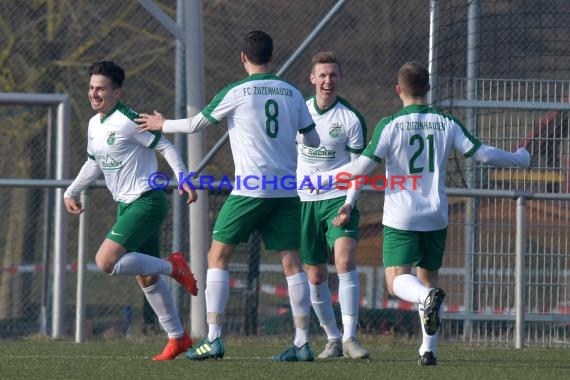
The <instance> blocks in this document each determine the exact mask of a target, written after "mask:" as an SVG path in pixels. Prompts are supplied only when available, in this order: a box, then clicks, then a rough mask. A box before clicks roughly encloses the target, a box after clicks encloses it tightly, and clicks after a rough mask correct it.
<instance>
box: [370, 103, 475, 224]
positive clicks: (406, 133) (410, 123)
mask: <svg viewBox="0 0 570 380" xmlns="http://www.w3.org/2000/svg"><path fill="white" fill-rule="evenodd" d="M480 146H481V142H479V140H477V139H476V138H475V137H473V136H472V135H471V134H470V133H469V132H468V131H467V130H466V129H465V128H464V126H463V124H462V123H461V122H460V121H459V120H457V119H455V118H454V117H453V116H451V115H448V114H444V113H442V112H440V111H438V110H436V109H433V108H429V107H428V106H426V105H410V106H407V107H405V108H403V109H402V110H401V111H399V112H397V113H395V114H393V115H391V116H389V117H386V118H384V119H382V120H380V122H379V123H378V125H377V126H376V129H375V130H374V135H373V136H372V140H371V141H370V144H369V145H368V147H367V148H366V149H365V150H364V152H363V153H362V155H363V156H366V157H369V158H371V159H374V160H376V161H377V162H380V161H381V160H385V162H386V178H387V181H388V186H387V187H386V189H385V191H386V194H385V200H384V218H383V224H384V225H386V226H389V227H393V228H397V229H401V230H408V231H435V230H439V229H443V228H445V227H447V220H448V210H447V196H446V194H445V167H446V164H447V160H448V157H449V155H450V153H451V151H452V149H453V148H455V149H457V150H458V151H459V152H461V153H462V154H463V155H464V156H465V157H470V156H472V155H473V154H474V153H475V152H476V151H477V149H479V147H480ZM409 176H418V177H419V178H418V179H417V180H415V183H416V185H417V186H416V189H413V180H412V179H411V178H410V177H409ZM402 179H406V182H405V183H404V185H405V190H402V188H401V186H399V185H392V184H394V181H397V182H400V181H401V180H402Z"/></svg>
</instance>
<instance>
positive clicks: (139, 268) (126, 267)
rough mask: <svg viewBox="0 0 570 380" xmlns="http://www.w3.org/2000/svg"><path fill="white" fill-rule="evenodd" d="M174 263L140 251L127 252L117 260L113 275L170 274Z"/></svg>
mask: <svg viewBox="0 0 570 380" xmlns="http://www.w3.org/2000/svg"><path fill="white" fill-rule="evenodd" d="M171 273H172V264H170V263H169V262H168V261H166V260H164V259H161V258H158V257H154V256H150V255H145V254H144V253H138V252H127V253H125V254H124V255H123V256H121V257H120V258H119V260H117V262H116V263H115V266H114V267H113V271H112V272H111V276H150V275H153V274H164V275H166V276H170V274H171Z"/></svg>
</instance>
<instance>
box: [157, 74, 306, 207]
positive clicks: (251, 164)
mask: <svg viewBox="0 0 570 380" xmlns="http://www.w3.org/2000/svg"><path fill="white" fill-rule="evenodd" d="M260 110H261V111H263V112H260ZM230 113H231V114H233V115H232V117H228V118H227V123H228V130H229V135H230V145H231V148H232V154H233V158H234V164H235V175H236V178H242V179H243V178H245V177H247V176H250V177H251V178H254V179H256V180H255V181H251V182H250V183H251V186H248V187H247V188H246V187H243V186H241V187H239V188H238V187H236V188H234V189H233V191H232V194H234V195H243V196H246V197H262V198H277V197H294V196H296V191H291V189H290V188H288V187H287V186H281V185H280V182H279V181H280V180H281V178H284V177H287V178H289V177H293V178H294V177H295V175H296V169H297V153H296V150H295V137H296V135H297V131H299V132H300V133H305V132H308V131H309V130H311V129H313V128H314V123H313V119H312V118H311V114H310V113H309V110H308V109H307V106H306V104H305V101H304V98H303V96H302V94H301V93H300V91H299V90H298V89H297V88H296V87H295V86H293V85H291V84H290V83H288V82H286V81H285V80H283V79H281V78H279V77H278V76H277V75H275V74H271V73H259V74H251V75H249V76H248V77H247V78H245V79H243V80H241V81H239V82H236V83H233V84H230V85H229V86H227V87H225V88H224V89H222V90H221V91H220V92H219V93H218V94H217V95H216V96H215V97H214V99H213V100H212V101H211V102H210V104H209V105H208V106H207V107H206V108H205V109H204V110H203V111H202V114H203V115H204V117H205V118H207V119H208V120H209V121H210V122H211V123H212V124H214V125H216V124H218V123H219V121H220V120H221V119H222V118H224V117H226V116H227V115H229V114H230ZM167 125H168V124H166V129H165V130H168V127H167ZM238 176H239V177H238ZM275 178H277V179H278V180H279V181H276V182H274V179H275ZM257 179H259V180H257ZM264 184H265V185H264Z"/></svg>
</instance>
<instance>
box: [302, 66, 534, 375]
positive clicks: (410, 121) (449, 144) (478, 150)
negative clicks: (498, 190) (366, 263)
mask: <svg viewBox="0 0 570 380" xmlns="http://www.w3.org/2000/svg"><path fill="white" fill-rule="evenodd" d="M428 91H429V73H428V71H427V69H426V68H425V66H423V65H422V64H420V63H417V62H408V63H405V64H404V65H403V66H402V67H401V68H400V70H399V71H398V84H397V85H396V92H397V93H398V95H399V97H400V99H401V100H402V103H403V106H404V107H403V109H401V110H400V111H398V112H396V113H394V114H392V115H390V116H388V117H386V118H383V119H382V120H380V122H379V123H378V125H377V126H376V128H375V130H374V135H373V136H372V140H371V141H370V143H369V145H368V146H367V147H366V149H365V150H364V152H363V153H362V155H361V156H360V157H359V158H358V159H357V160H356V161H353V162H351V163H349V164H347V165H344V166H342V167H340V168H338V169H336V170H333V171H329V172H324V173H317V174H314V175H312V176H311V182H312V183H313V184H314V183H317V178H318V177H319V176H322V177H324V178H323V181H322V185H328V183H327V178H329V176H332V178H333V180H335V179H336V176H337V174H339V173H343V172H344V173H351V175H352V176H351V178H354V177H355V176H357V175H365V174H368V173H370V172H371V171H372V169H373V168H374V167H375V166H376V164H377V163H379V162H381V161H382V160H384V162H385V165H386V178H387V180H388V181H390V180H391V178H398V182H401V181H400V179H401V178H409V180H407V181H406V182H405V183H403V184H402V185H395V186H387V187H386V190H385V191H386V193H385V199H384V216H383V222H382V223H383V225H384V244H383V252H384V267H385V273H386V284H387V287H388V291H389V292H390V294H392V295H395V296H397V297H399V298H400V299H402V300H404V301H407V302H412V303H417V304H418V306H419V307H418V310H419V315H420V321H421V328H422V333H423V340H422V344H421V346H420V348H419V355H420V358H419V361H418V363H419V364H420V365H436V364H437V359H436V344H437V331H438V330H439V326H440V308H441V306H442V305H443V300H444V298H445V292H444V291H443V290H442V289H440V288H438V287H437V285H438V284H437V280H438V270H439V268H441V265H442V261H443V253H444V249H445V241H446V237H447V223H448V215H447V213H448V211H447V196H446V193H445V169H446V163H447V160H448V157H449V155H450V153H451V152H452V150H453V149H457V150H458V151H459V152H461V153H462V154H463V155H464V156H465V157H472V158H473V159H475V160H477V161H480V162H482V163H486V164H489V165H495V166H518V167H529V165H530V154H529V152H528V151H527V150H526V149H524V148H519V149H518V150H517V151H516V152H515V153H511V152H506V151H504V150H502V149H498V148H494V147H491V146H488V145H485V144H482V143H481V142H480V141H479V140H478V139H477V138H475V137H474V136H472V135H471V134H470V133H469V132H468V131H467V130H466V129H465V128H464V126H463V124H462V122H461V121H459V120H458V119H456V118H454V117H453V116H451V115H449V114H445V113H443V112H441V111H439V110H437V109H434V108H431V107H429V106H427V105H426V94H427V92H428ZM408 176H418V177H419V178H416V179H413V180H412V179H411V178H410V177H408ZM414 182H415V184H414ZM412 265H415V266H416V276H413V275H412V274H411V269H412Z"/></svg>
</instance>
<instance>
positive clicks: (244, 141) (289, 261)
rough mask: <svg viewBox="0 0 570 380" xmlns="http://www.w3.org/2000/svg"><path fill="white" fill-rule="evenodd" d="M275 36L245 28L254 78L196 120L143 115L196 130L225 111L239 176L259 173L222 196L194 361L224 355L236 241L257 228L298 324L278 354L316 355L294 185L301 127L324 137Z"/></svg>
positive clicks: (144, 123)
mask: <svg viewBox="0 0 570 380" xmlns="http://www.w3.org/2000/svg"><path fill="white" fill-rule="evenodd" d="M272 55H273V41H272V39H271V37H270V36H269V35H268V34H266V33H264V32H262V31H253V32H250V33H248V34H247V35H246V37H245V40H244V45H243V50H242V53H241V61H242V63H243V66H244V68H245V71H246V72H247V73H248V77H247V78H245V79H243V80H241V81H239V82H236V83H232V84H230V85H228V86H226V87H225V88H223V89H222V90H221V91H220V92H218V94H217V95H216V96H215V97H214V99H213V100H212V101H211V102H210V104H209V105H208V106H206V107H205V108H204V109H203V110H202V112H200V113H199V114H197V115H196V116H194V117H192V118H190V119H181V120H166V121H165V120H164V118H163V116H162V115H161V114H160V113H155V114H153V115H149V114H141V118H140V119H138V121H139V122H141V125H140V128H141V130H159V129H161V128H162V130H163V131H164V132H184V133H194V132H196V131H199V130H200V129H202V128H204V127H206V126H208V125H210V124H214V125H216V124H218V123H219V121H220V120H221V119H223V118H224V117H226V118H227V123H228V128H229V136H230V145H231V149H232V154H233V159H234V163H235V175H236V183H237V181H238V178H245V177H246V176H249V177H250V179H251V178H253V179H254V180H255V178H257V182H256V183H252V181H249V182H248V183H249V184H248V185H247V184H242V186H237V184H236V187H235V188H234V189H233V190H232V192H231V194H230V195H229V197H228V199H227V200H226V202H225V203H224V205H223V207H222V209H221V211H220V213H219V215H218V218H217V220H216V223H215V225H214V230H213V234H212V245H211V247H210V250H209V252H208V271H207V275H206V293H205V295H206V309H207V322H208V336H207V337H205V338H204V339H203V340H202V341H201V342H200V343H199V344H198V345H197V346H195V347H194V348H192V349H191V350H189V351H188V352H187V353H186V357H188V358H189V359H192V360H205V359H210V358H222V357H223V356H224V352H225V351H224V345H223V341H222V321H223V316H224V313H225V308H226V304H227V301H228V298H229V272H228V264H229V260H230V256H231V254H232V252H233V251H234V248H235V246H236V245H237V244H239V243H242V242H247V240H248V239H249V235H250V234H251V232H252V231H253V230H255V229H257V230H259V232H260V234H261V238H262V240H263V242H264V245H265V249H266V250H268V251H277V252H279V254H280V257H281V263H282V266H283V272H284V274H285V277H286V279H287V285H288V289H289V300H290V303H291V311H292V314H293V321H294V324H295V337H294V341H293V345H292V346H291V347H290V348H289V349H287V350H286V351H285V352H283V353H281V354H279V355H275V356H274V357H273V360H275V361H312V360H313V359H314V355H313V352H312V349H311V347H310V345H309V337H308V335H309V313H310V296H309V284H308V282H307V275H306V273H305V272H304V271H303V266H302V263H301V259H300V256H299V244H300V234H301V232H300V230H301V209H300V200H299V196H298V194H297V190H296V186H295V184H294V183H295V172H296V169H297V150H296V143H295V140H296V136H297V133H301V134H302V135H303V137H302V140H303V142H304V143H305V144H306V145H311V146H317V145H318V144H319V136H318V134H317V133H316V132H315V131H314V128H315V124H314V122H313V119H312V118H311V115H310V113H309V110H308V109H307V105H306V104H305V100H304V99H303V96H302V95H301V93H300V91H299V90H298V89H297V88H295V87H294V86H293V85H291V84H289V83H287V82H285V81H284V80H282V79H281V78H279V77H277V76H276V75H275V74H272V73H271V72H270V70H269V65H270V63H271V58H272Z"/></svg>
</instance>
